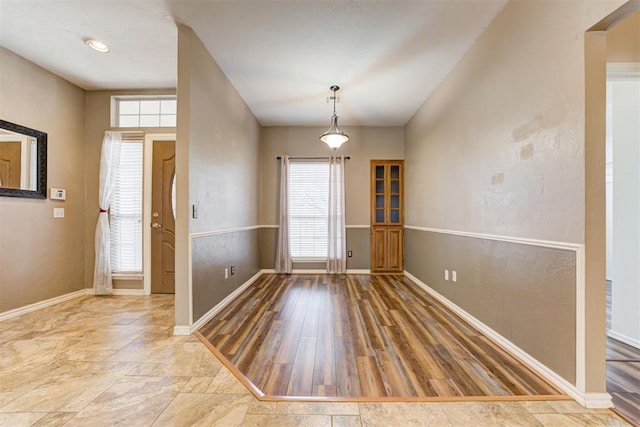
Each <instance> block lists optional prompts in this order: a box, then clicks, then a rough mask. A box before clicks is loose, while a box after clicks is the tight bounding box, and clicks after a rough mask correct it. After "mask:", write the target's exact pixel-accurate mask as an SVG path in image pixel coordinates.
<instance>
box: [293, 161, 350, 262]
mask: <svg viewBox="0 0 640 427" xmlns="http://www.w3.org/2000/svg"><path fill="white" fill-rule="evenodd" d="M301 163H304V164H309V163H321V164H323V165H325V166H326V168H327V197H328V194H329V176H328V172H329V166H330V165H329V159H328V158H303V157H301V158H292V159H290V165H289V167H290V168H291V165H293V164H301ZM289 180H291V173H289ZM289 189H290V183H289ZM290 195H291V193H289V195H288V197H287V202H288V203H289V204H290V203H291V200H290V199H291V197H290ZM343 215H344V213H343ZM325 218H326V221H327V234H326V239H327V245H328V242H329V234H328V231H329V230H328V221H329V213H328V204H327V215H326V217H325ZM288 221H289V227H288V229H289V250H290V251H291V248H292V238H291V236H292V235H291V205H289V218H288ZM328 256H329V253H328V246H327V253H326V254H325V256H323V257H296V256H294V255H293V253H292V254H291V261H292V262H295V263H323V262H326V261H327V259H328Z"/></svg>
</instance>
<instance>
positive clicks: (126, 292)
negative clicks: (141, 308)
mask: <svg viewBox="0 0 640 427" xmlns="http://www.w3.org/2000/svg"><path fill="white" fill-rule="evenodd" d="M112 295H117V296H136V297H142V296H144V289H114V290H113V294H112Z"/></svg>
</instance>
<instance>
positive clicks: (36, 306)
mask: <svg viewBox="0 0 640 427" xmlns="http://www.w3.org/2000/svg"><path fill="white" fill-rule="evenodd" d="M88 291H90V289H80V290H77V291H75V292H71V293H68V294H64V295H60V296H59V297H55V298H50V299H47V300H44V301H39V302H35V303H33V304H29V305H25V306H24V307H19V308H14V309H13V310H9V311H5V312H4V313H0V321H3V320H7V319H11V318H13V317H17V316H22V315H23V314H27V313H31V312H32V311H36V310H40V309H43V308H46V307H50V306H52V305H56V304H60V303H61V302H65V301H69V300H70V299H74V298H78V297H81V296H84V295H87V294H89V292H88Z"/></svg>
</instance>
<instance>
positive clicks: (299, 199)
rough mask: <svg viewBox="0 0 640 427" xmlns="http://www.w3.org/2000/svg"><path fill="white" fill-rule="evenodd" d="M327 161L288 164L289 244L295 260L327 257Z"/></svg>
mask: <svg viewBox="0 0 640 427" xmlns="http://www.w3.org/2000/svg"><path fill="white" fill-rule="evenodd" d="M328 207H329V163H328V162H326V161H324V162H323V161H301V160H292V161H291V163H290V164H289V246H290V249H291V258H292V260H294V261H324V260H326V259H327V241H328Z"/></svg>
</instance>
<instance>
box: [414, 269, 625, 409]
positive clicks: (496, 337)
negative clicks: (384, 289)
mask: <svg viewBox="0 0 640 427" xmlns="http://www.w3.org/2000/svg"><path fill="white" fill-rule="evenodd" d="M404 274H405V276H407V277H408V278H409V279H411V280H412V281H413V282H414V283H416V284H417V285H418V286H419V287H420V288H422V289H424V290H425V291H426V292H427V293H428V294H429V295H431V296H432V297H434V298H435V299H436V300H438V301H439V302H440V303H442V304H443V305H444V306H446V307H447V308H448V309H449V310H451V311H453V312H454V313H455V314H457V315H458V316H460V317H461V318H463V319H464V320H465V321H466V322H468V323H469V324H470V325H471V326H473V327H475V328H476V329H478V330H479V331H480V332H482V333H483V334H485V335H486V336H488V337H489V338H491V339H492V340H493V341H495V342H496V343H498V344H499V345H500V346H502V347H503V348H504V349H505V350H507V351H508V352H510V353H511V354H513V355H514V356H515V357H517V358H518V359H520V361H522V362H523V363H524V364H526V365H527V366H528V367H529V368H531V369H532V370H534V371H535V372H536V373H538V375H540V376H541V377H543V378H545V379H546V380H547V381H549V382H550V383H551V384H553V385H555V386H556V387H557V388H559V389H560V390H562V391H563V392H565V393H566V394H568V395H569V396H571V397H572V398H573V399H575V400H576V401H577V402H578V403H580V404H581V405H582V406H585V407H587V408H611V407H613V402H612V401H611V396H610V395H609V394H607V393H585V392H582V391H580V390H578V389H577V388H576V386H575V385H573V384H571V383H570V382H569V381H567V380H565V379H564V378H562V377H561V376H560V375H558V374H557V373H555V372H554V371H552V370H551V369H550V368H548V367H547V366H546V365H544V364H542V363H541V362H539V361H538V360H536V359H535V358H534V357H532V356H531V355H529V354H528V353H527V352H525V351H524V350H522V349H521V348H519V347H518V346H516V345H515V344H513V343H512V342H511V341H509V340H508V339H506V338H505V337H503V336H502V335H500V334H499V333H497V332H496V331H494V330H493V329H491V328H490V327H489V326H487V325H485V324H484V323H482V322H481V321H480V320H478V319H476V318H475V317H473V316H472V315H471V314H469V313H467V312H466V311H465V310H463V309H461V308H460V307H458V306H457V305H456V304H454V303H453V302H451V301H450V300H449V299H447V298H446V297H444V296H443V295H441V294H439V293H438V292H437V291H435V290H434V289H432V288H430V287H429V286H428V285H427V284H426V283H424V282H422V281H421V280H419V279H418V278H417V277H415V276H414V275H412V274H411V273H409V272H407V271H406V270H405V272H404Z"/></svg>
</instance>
